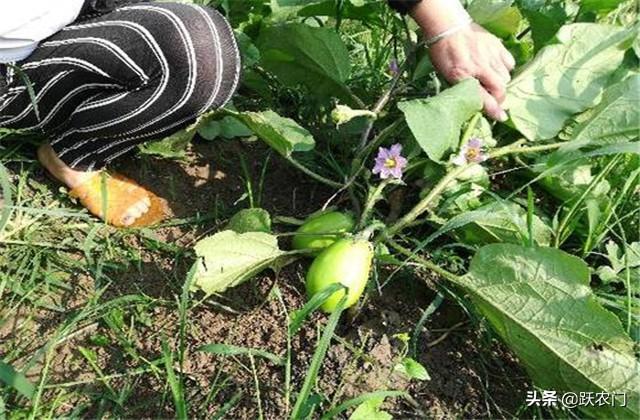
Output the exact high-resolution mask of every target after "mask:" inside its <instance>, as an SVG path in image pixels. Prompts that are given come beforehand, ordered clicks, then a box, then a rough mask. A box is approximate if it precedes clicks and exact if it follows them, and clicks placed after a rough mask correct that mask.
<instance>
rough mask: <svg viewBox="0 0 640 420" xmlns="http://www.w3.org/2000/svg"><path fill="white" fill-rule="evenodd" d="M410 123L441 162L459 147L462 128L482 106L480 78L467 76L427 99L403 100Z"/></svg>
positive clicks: (420, 139)
mask: <svg viewBox="0 0 640 420" xmlns="http://www.w3.org/2000/svg"><path fill="white" fill-rule="evenodd" d="M398 108H400V110H401V111H402V112H403V113H404V116H405V118H406V120H407V124H408V125H409V128H410V129H411V132H412V133H413V136H414V137H415V138H416V140H417V141H418V144H420V147H422V149H423V150H424V151H425V152H426V153H427V155H428V156H429V158H430V159H431V160H433V161H436V162H439V161H441V160H442V159H443V158H444V157H446V155H447V153H448V152H451V151H454V150H456V149H457V148H458V144H459V142H460V130H461V129H462V126H463V124H464V123H465V122H467V121H468V120H469V119H470V118H471V117H472V116H473V114H475V113H476V112H478V111H480V110H481V109H482V99H481V97H480V89H479V85H478V81H477V80H475V79H467V80H464V81H462V82H461V83H459V84H457V85H455V86H453V87H451V88H449V89H446V90H444V91H443V92H441V93H440V94H439V95H437V96H434V97H432V98H426V99H414V100H411V101H405V102H400V103H399V104H398Z"/></svg>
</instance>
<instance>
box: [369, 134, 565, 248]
mask: <svg viewBox="0 0 640 420" xmlns="http://www.w3.org/2000/svg"><path fill="white" fill-rule="evenodd" d="M525 142H526V140H524V139H522V140H518V141H516V142H514V143H512V144H510V145H507V146H504V147H501V148H499V149H495V150H494V151H493V152H491V153H489V156H488V157H489V159H494V158H497V157H499V156H506V155H511V154H521V153H533V152H540V151H545V150H553V149H557V148H559V147H561V146H563V145H564V144H566V143H565V142H559V143H551V144H543V145H539V146H531V147H522V144H524V143H525ZM472 165H474V164H467V165H463V166H458V167H456V168H455V169H453V170H451V171H450V172H448V173H447V174H446V175H445V176H444V178H442V179H441V180H440V182H438V183H437V184H436V186H435V187H433V189H432V190H431V191H429V194H427V195H426V196H425V197H424V198H423V199H422V200H420V201H419V202H418V204H416V205H415V207H414V208H413V209H411V211H409V213H407V214H405V215H404V217H402V218H401V219H400V220H398V221H397V222H396V223H394V224H393V225H391V226H390V227H389V228H387V229H385V230H384V231H383V232H382V233H381V234H380V235H378V236H377V237H376V239H375V240H376V242H378V241H381V240H385V239H388V238H391V237H393V236H394V235H395V234H397V233H398V232H400V231H401V230H402V229H404V228H405V227H407V226H408V225H410V224H412V223H413V222H414V221H415V220H416V219H417V218H418V217H419V216H420V215H421V214H422V213H424V212H425V211H426V210H427V209H428V208H429V206H430V205H431V204H432V203H433V202H434V201H435V200H436V199H437V198H439V197H440V195H441V194H442V192H443V191H444V189H445V188H446V187H447V186H448V185H449V183H450V182H452V181H453V180H454V179H455V178H456V177H458V176H459V175H460V174H462V173H463V172H464V171H465V170H467V169H468V168H469V167H470V166H472Z"/></svg>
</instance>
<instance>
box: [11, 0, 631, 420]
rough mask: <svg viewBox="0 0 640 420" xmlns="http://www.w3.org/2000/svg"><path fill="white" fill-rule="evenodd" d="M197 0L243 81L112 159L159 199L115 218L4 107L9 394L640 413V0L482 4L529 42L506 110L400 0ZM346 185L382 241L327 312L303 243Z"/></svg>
mask: <svg viewBox="0 0 640 420" xmlns="http://www.w3.org/2000/svg"><path fill="white" fill-rule="evenodd" d="M194 3H200V4H211V5H214V6H218V7H219V8H220V10H222V11H224V12H225V13H226V14H227V16H228V18H229V20H230V22H231V23H232V25H233V27H234V29H235V30H236V34H237V36H238V40H239V43H240V46H241V50H242V55H243V64H244V72H243V80H242V85H241V87H240V90H239V92H238V94H237V95H236V97H235V98H234V100H233V104H232V105H230V106H228V107H227V108H226V109H224V110H218V111H212V112H210V113H208V114H205V115H203V116H202V117H201V118H200V119H198V121H196V122H194V124H193V125H191V126H189V127H188V128H186V129H185V130H183V131H181V132H179V133H176V135H174V136H172V137H170V138H167V139H158V141H155V142H150V143H148V144H146V145H145V146H144V147H142V148H141V150H140V153H139V154H137V155H136V156H132V157H128V158H125V159H122V160H121V161H120V162H118V163H117V164H116V166H115V167H114V168H113V169H114V170H116V171H118V172H120V173H123V174H125V175H128V176H130V177H131V178H133V179H135V180H137V181H138V182H140V183H141V184H143V185H145V186H147V187H149V188H150V189H151V190H152V191H154V192H155V193H157V194H158V195H160V196H162V197H166V198H167V199H168V200H169V202H170V204H171V207H172V210H173V213H174V214H173V216H172V217H171V218H170V219H168V220H167V221H165V222H163V223H162V224H160V225H159V226H155V227H152V228H144V229H115V228H112V227H109V226H107V225H105V224H104V223H102V222H100V221H99V220H97V219H95V218H93V217H91V216H90V215H89V214H88V213H87V212H86V211H85V210H82V209H81V208H80V207H78V206H77V205H76V204H75V203H73V202H72V200H71V199H70V198H69V196H68V195H67V191H65V190H64V188H62V187H60V186H59V185H58V184H56V183H54V182H53V181H51V180H50V179H49V178H48V177H47V176H46V174H45V173H44V171H43V169H42V168H41V166H40V165H39V164H38V162H37V161H36V160H35V150H36V147H37V145H38V144H39V142H40V141H42V135H41V134H40V133H23V132H11V131H9V130H3V129H0V192H1V194H2V195H1V196H0V201H1V205H0V251H1V252H0V419H4V418H7V419H19V418H50V417H89V418H102V417H110V418H172V417H177V418H187V417H194V418H243V419H244V418H267V419H280V418H287V417H289V418H327V419H328V418H351V419H354V420H357V419H389V418H392V417H393V418H576V419H577V418H585V417H586V418H637V416H638V415H639V412H640V408H639V405H640V364H639V357H640V344H639V343H640V301H639V299H640V286H639V285H640V156H639V155H640V145H639V143H638V140H639V136H640V107H639V106H638V104H639V103H640V97H639V96H640V74H639V73H638V68H639V67H638V62H639V56H640V35H639V24H638V23H637V22H638V14H637V3H636V2H633V1H626V2H624V1H605V0H601V1H598V0H589V1H583V2H574V1H554V0H547V1H544V0H539V1H537V0H519V1H515V2H513V1H505V0H473V1H470V2H468V3H470V4H469V7H468V10H469V11H470V13H471V14H472V15H473V16H474V18H475V20H476V21H477V22H479V23H481V24H483V25H484V26H485V27H486V28H488V29H489V30H491V31H492V32H493V33H495V34H496V35H497V36H499V37H501V38H502V39H503V41H504V43H505V45H507V46H508V48H509V49H510V50H511V51H512V53H513V54H514V56H515V57H516V59H517V62H518V66H517V69H516V71H515V73H514V77H513V80H512V81H511V83H510V84H509V92H508V97H507V104H508V109H509V116H510V119H509V121H507V122H506V123H504V124H502V123H493V122H490V121H489V120H487V119H485V117H483V116H482V113H481V108H482V107H481V101H480V99H479V95H478V93H477V91H478V89H477V82H475V81H474V80H466V81H463V82H461V83H459V84H457V85H455V86H449V85H447V84H446V82H445V81H443V80H442V79H441V78H439V77H438V76H437V75H436V73H435V72H434V69H433V66H432V65H431V63H430V61H429V59H428V55H427V54H426V52H425V49H424V48H423V47H422V46H421V45H420V38H419V37H417V35H416V32H417V30H416V27H415V25H414V24H413V23H411V22H410V21H409V20H406V19H403V18H401V17H400V16H399V15H397V14H394V13H392V12H391V11H389V10H388V9H387V7H386V5H384V3H382V2H379V1H374V0H335V1H334V0H322V1H321V0H317V1H316V0H307V1H296V0H289V1H285V0H271V1H266V0H245V1H239V0H237V1H234V0H219V1H194ZM396 144H399V145H401V146H402V150H401V152H400V154H401V156H402V157H404V158H406V160H407V165H406V167H403V168H401V169H403V170H402V173H401V176H400V177H395V176H391V177H389V178H386V179H381V177H380V176H379V174H378V173H377V172H378V171H375V173H374V171H372V169H373V168H374V166H377V165H375V159H376V156H378V154H379V148H384V149H385V150H387V152H385V153H386V154H384V156H383V163H388V160H389V159H395V163H396V164H397V163H399V162H401V160H398V159H399V157H398V156H397V155H394V153H395V152H397V151H398V149H397V148H394V147H393V146H394V145H396ZM394 151H395V152H394ZM383 166H384V165H383ZM328 210H333V211H340V212H343V213H349V214H351V215H353V217H354V220H355V226H354V227H353V229H351V231H352V232H351V233H349V234H347V235H346V236H347V237H348V238H352V237H353V238H356V239H357V240H359V241H365V242H369V243H371V244H372V247H373V248H372V249H373V265H372V268H371V271H370V274H369V276H368V282H367V285H366V290H365V292H364V294H363V296H362V298H360V299H359V301H358V303H357V304H356V305H355V306H353V307H350V308H348V309H347V308H344V305H345V300H344V299H343V300H342V301H340V302H339V303H337V307H336V308H335V309H334V310H333V311H332V312H331V313H326V312H324V311H322V310H320V306H321V305H323V302H324V301H325V300H326V299H328V298H329V296H330V295H331V293H332V292H334V291H336V290H339V289H340V286H335V287H334V289H331V290H329V291H328V292H325V293H324V294H322V293H320V294H317V295H315V296H314V297H313V298H311V299H310V297H309V296H308V295H307V293H306V289H305V277H306V275H307V272H308V271H309V267H310V265H311V264H312V262H313V261H314V258H317V259H320V257H317V256H316V255H315V254H314V253H313V252H312V251H310V250H308V249H306V250H305V249H294V246H293V245H292V242H295V240H293V241H292V239H293V238H294V232H295V231H296V229H298V228H299V226H300V225H302V224H303V222H304V221H305V220H306V219H307V218H309V216H310V215H314V214H316V213H318V212H322V211H325V212H326V211H328ZM326 229H327V230H326V231H320V232H318V233H316V235H317V236H319V237H321V238H324V237H326V236H327V234H332V235H333V234H335V233H336V232H335V231H334V230H332V227H331V226H329V225H327V227H326ZM342 235H343V236H344V233H342ZM331 237H333V236H331ZM349 240H351V239H349ZM320 255H322V254H320ZM353 265H355V266H358V264H357V262H354V264H353ZM349 293H351V290H349ZM545 391H551V392H555V394H553V395H554V396H557V400H555V399H554V401H555V404H546V403H543V401H540V400H539V401H537V402H536V401H535V400H532V396H539V395H542V394H543V392H545ZM574 394H575V395H576V396H577V398H580V400H579V401H580V403H576V404H570V401H569V400H568V399H565V398H566V396H567V395H574ZM587 396H591V397H592V398H593V399H592V400H590V399H587ZM598 397H599V398H604V397H607V398H608V400H607V401H606V402H605V403H602V404H601V403H597V402H596V398H598ZM554 398H555V397H554ZM545 401H547V402H548V401H550V400H549V399H548V398H547V399H546V400H545ZM571 405H573V406H571Z"/></svg>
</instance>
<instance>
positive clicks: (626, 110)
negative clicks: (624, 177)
mask: <svg viewBox="0 0 640 420" xmlns="http://www.w3.org/2000/svg"><path fill="white" fill-rule="evenodd" d="M577 121H578V124H577V125H576V126H575V127H573V129H572V135H571V143H570V144H569V145H570V146H571V147H572V148H576V147H582V146H585V145H588V146H605V145H608V144H612V143H622V142H626V141H632V140H637V139H638V136H640V74H634V75H632V76H630V77H628V78H627V79H625V80H623V81H622V82H620V83H617V84H615V85H613V86H611V87H609V88H607V89H606V90H605V91H604V93H603V95H602V101H600V103H599V104H598V105H597V106H595V107H594V108H593V109H590V110H588V111H587V112H585V113H583V114H581V115H580V116H579V117H578V118H577Z"/></svg>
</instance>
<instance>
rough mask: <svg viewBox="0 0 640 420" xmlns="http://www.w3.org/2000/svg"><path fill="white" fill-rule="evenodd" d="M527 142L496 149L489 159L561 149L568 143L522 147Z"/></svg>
mask: <svg viewBox="0 0 640 420" xmlns="http://www.w3.org/2000/svg"><path fill="white" fill-rule="evenodd" d="M525 142H526V140H518V141H516V142H515V143H512V144H510V145H508V146H505V147H501V148H499V149H495V150H494V151H493V152H491V153H489V159H493V158H497V157H500V156H505V155H514V154H524V153H535V152H544V151H547V150H554V149H559V148H560V147H562V146H564V145H565V144H567V142H558V143H550V144H541V145H539V146H529V147H521V145H522V144H524V143H525Z"/></svg>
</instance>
